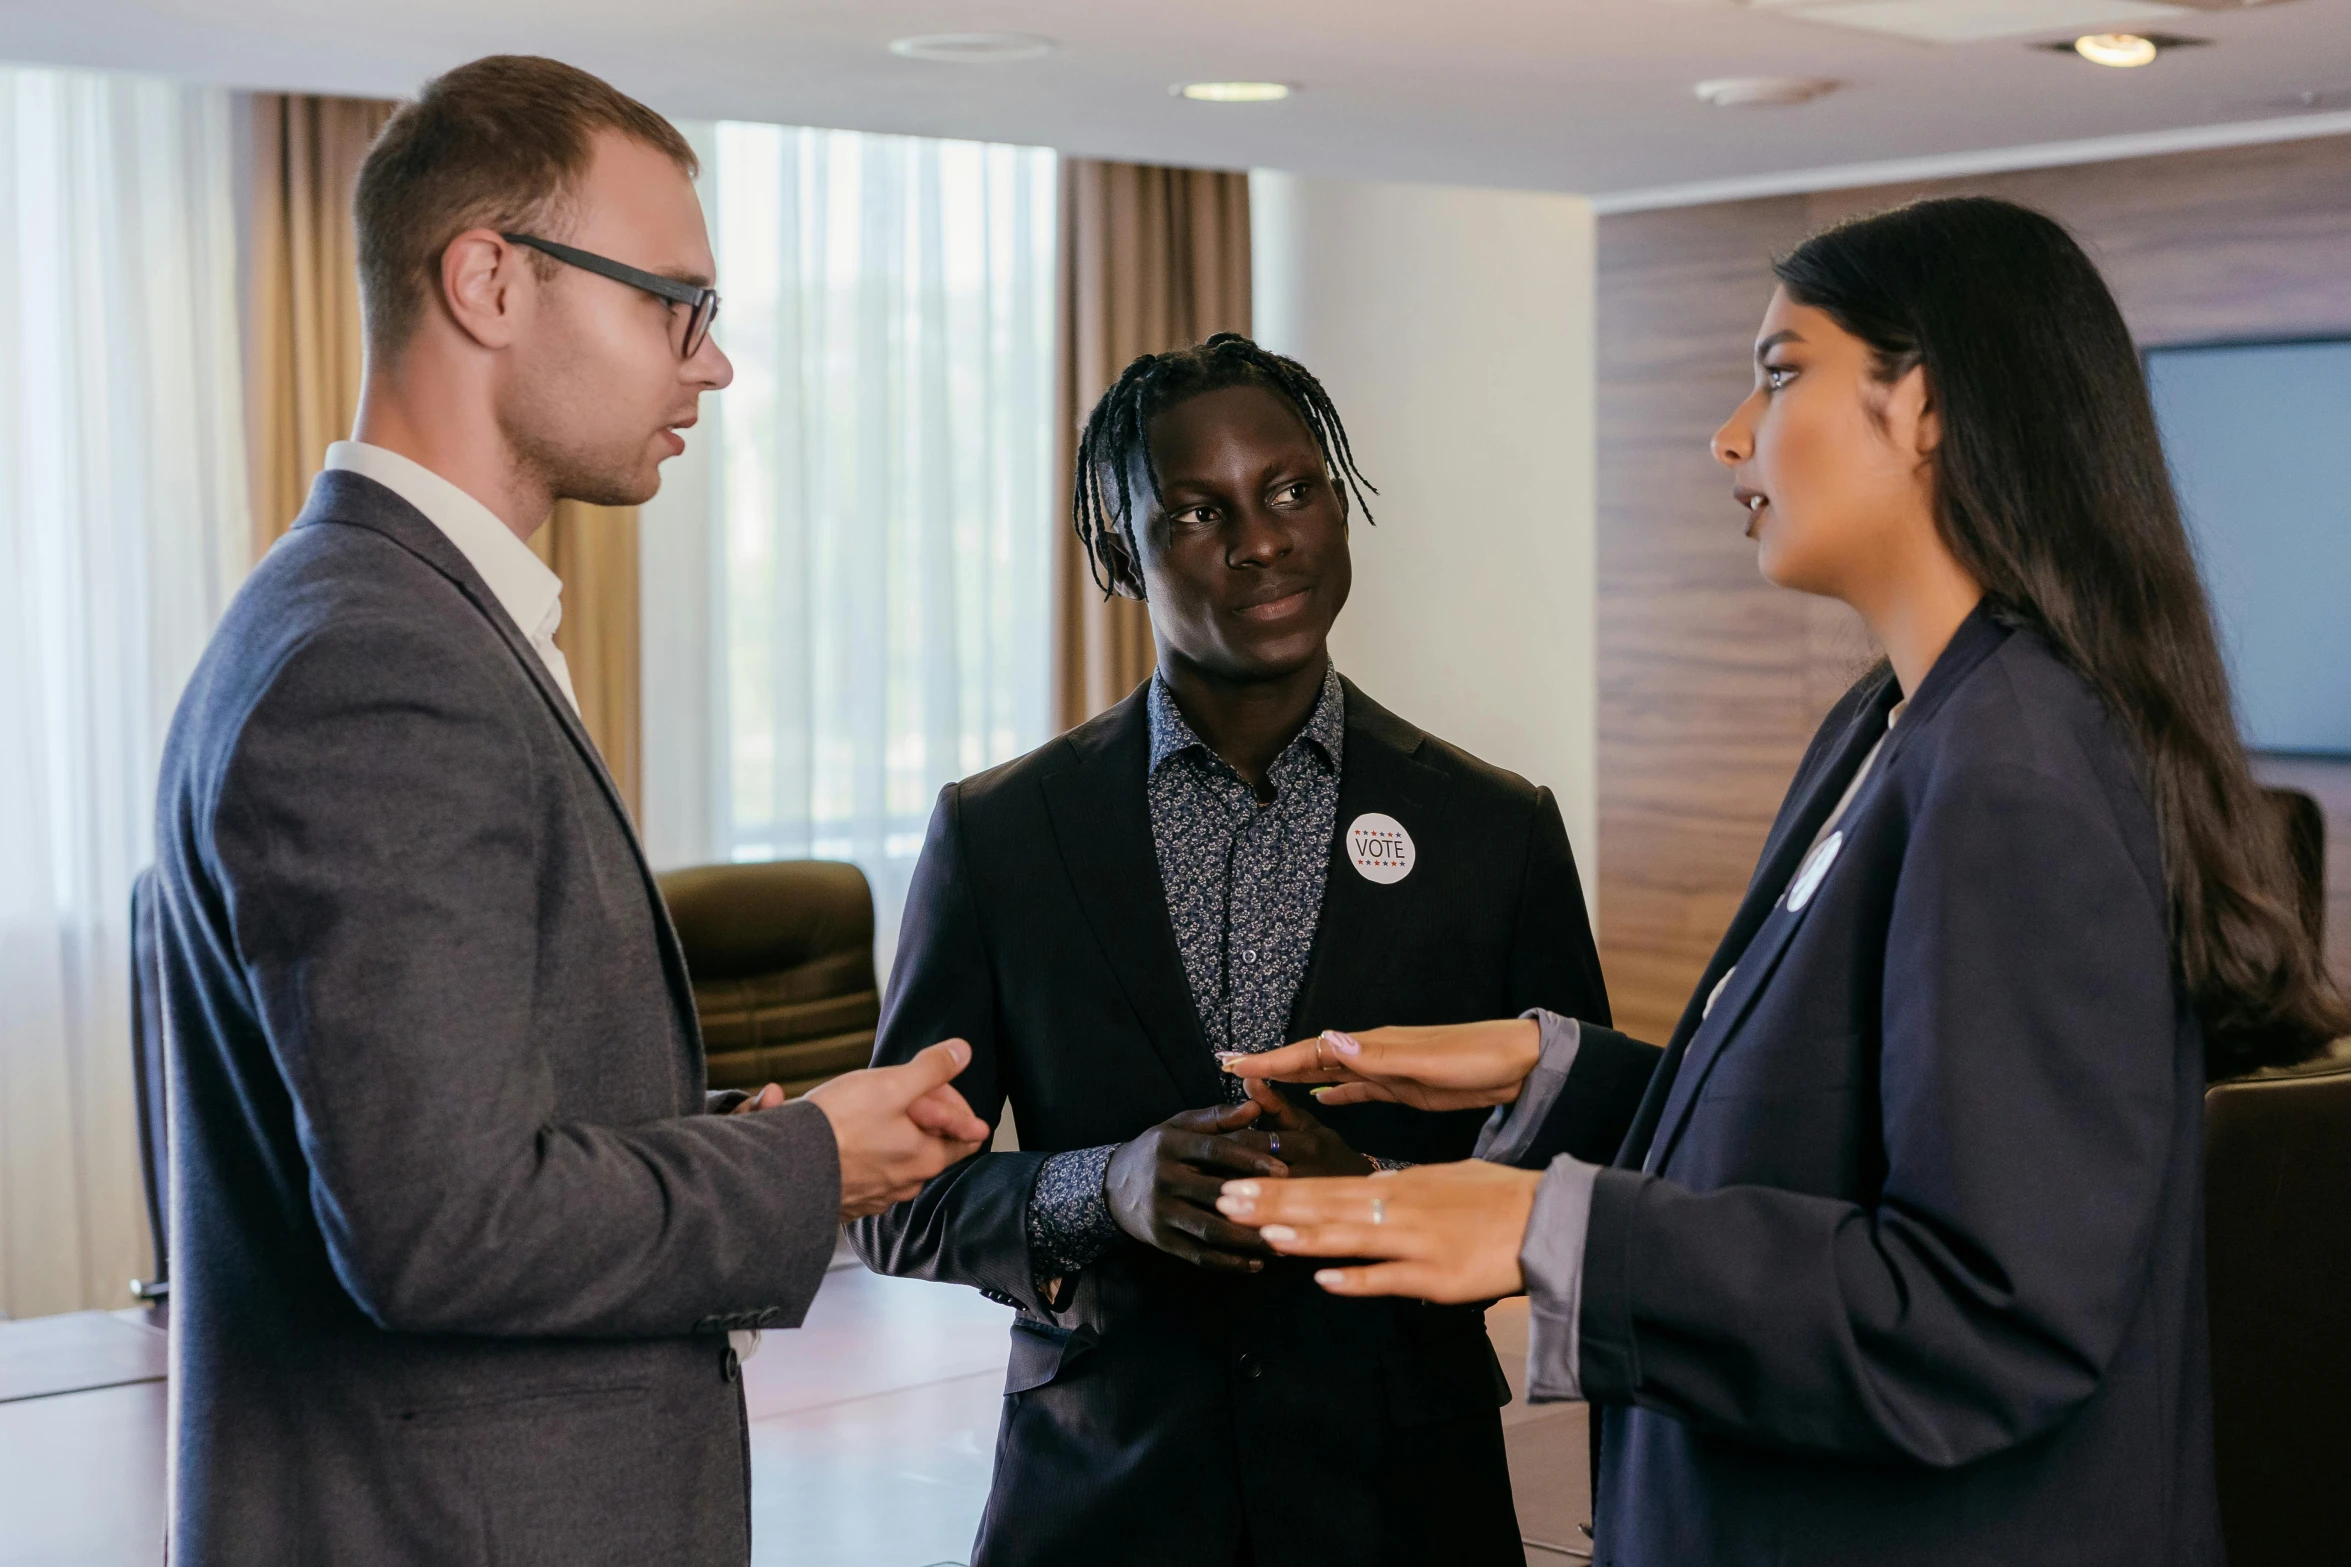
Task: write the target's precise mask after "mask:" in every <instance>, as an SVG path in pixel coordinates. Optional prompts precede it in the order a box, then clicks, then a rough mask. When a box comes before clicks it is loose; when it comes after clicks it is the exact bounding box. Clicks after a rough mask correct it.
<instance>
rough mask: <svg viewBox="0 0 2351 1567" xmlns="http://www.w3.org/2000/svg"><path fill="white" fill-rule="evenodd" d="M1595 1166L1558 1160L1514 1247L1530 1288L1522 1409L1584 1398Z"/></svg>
mask: <svg viewBox="0 0 2351 1567" xmlns="http://www.w3.org/2000/svg"><path fill="white" fill-rule="evenodd" d="M1599 1179H1600V1166H1598V1165H1596V1164H1586V1163H1584V1161H1583V1160H1581V1159H1578V1158H1576V1157H1574V1156H1573V1155H1571V1154H1561V1155H1560V1156H1559V1157H1558V1158H1556V1159H1554V1160H1552V1161H1551V1167H1550V1168H1549V1169H1548V1170H1545V1171H1544V1172H1543V1183H1542V1184H1541V1185H1540V1186H1538V1187H1536V1188H1535V1206H1534V1210H1533V1211H1532V1212H1531V1213H1529V1214H1528V1215H1527V1234H1526V1239H1525V1240H1524V1241H1522V1242H1521V1243H1520V1244H1519V1248H1518V1267H1519V1272H1520V1273H1521V1274H1523V1275H1524V1276H1525V1278H1526V1285H1527V1307H1528V1310H1527V1317H1528V1333H1527V1402H1528V1403H1530V1404H1553V1403H1559V1402H1561V1401H1563V1400H1570V1401H1571V1400H1575V1399H1579V1398H1582V1397H1583V1396H1584V1378H1583V1364H1582V1360H1581V1358H1580V1357H1581V1355H1582V1351H1583V1335H1582V1332H1581V1326H1580V1319H1581V1316H1582V1313H1583V1306H1584V1236H1585V1233H1586V1232H1587V1231H1589V1230H1590V1228H1591V1225H1592V1188H1593V1186H1594V1185H1595V1184H1596V1183H1597V1182H1598V1181H1599Z"/></svg>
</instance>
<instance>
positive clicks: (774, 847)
mask: <svg viewBox="0 0 2351 1567" xmlns="http://www.w3.org/2000/svg"><path fill="white" fill-rule="evenodd" d="M697 141H698V143H699V145H700V147H701V149H702V151H703V153H704V156H705V162H706V165H707V167H706V169H705V172H704V200H705V204H706V206H707V208H708V209H709V212H710V217H711V221H712V228H713V236H714V243H715V245H716V248H717V251H718V261H719V287H720V290H721V292H722V294H723V295H724V298H725V308H724V311H723V313H722V314H721V316H720V319H719V327H718V338H719V342H720V345H721V347H723V348H724V349H725V350H726V352H727V354H728V356H729V357H730V358H731V359H732V360H733V361H734V364H735V372H736V374H735V383H734V385H733V387H732V388H731V389H729V390H727V391H725V392H722V393H719V394H717V395H716V396H714V397H711V398H706V399H705V400H704V404H703V425H702V427H701V429H700V430H699V431H697V432H695V434H694V435H689V437H688V440H689V456H688V457H687V458H681V459H678V460H677V461H675V462H673V463H671V464H670V465H669V474H668V478H667V480H666V482H665V485H664V494H663V497H662V499H660V500H659V501H657V502H656V503H655V504H654V506H653V507H651V508H648V511H647V514H646V519H645V525H644V528H643V532H642V535H641V537H642V539H643V549H644V551H645V557H646V558H645V573H644V578H645V583H646V621H645V627H644V637H645V642H646V673H645V708H646V725H647V733H646V752H647V764H646V765H647V774H646V814H647V817H648V822H647V836H648V842H649V844H650V845H651V847H652V849H653V852H654V854H655V858H656V860H657V862H660V863H664V864H677V863H688V862H691V861H693V860H696V859H736V860H764V859H791V858H821V859H845V860H850V861H853V862H854V863H856V864H857V865H859V866H860V867H862V868H863V869H864V871H865V873H866V875H867V877H868V878H869V879H870V880H871V881H872V882H873V884H874V892H875V901H876V912H877V923H878V926H879V933H880V941H879V945H880V947H881V949H882V952H883V954H884V955H885V957H886V955H887V953H888V951H889V950H890V949H891V947H892V946H893V945H894V939H893V938H894V936H895V932H896V928H897V919H898V911H899V909H900V907H901V906H902V903H903V899H904V893H905V886H906V882H907V879H908V877H909V876H910V875H911V873H912V870H913V865H914V861H915V858H916V856H917V855H918V854H919V852H920V850H921V847H922V835H923V828H924V825H925V823H926V822H927V820H928V818H929V815H930V811H931V805H932V801H933V799H934V797H935V796H936V795H937V793H938V790H939V788H940V786H941V785H942V784H944V783H946V782H948V781H949V780H952V779H955V778H958V777H962V776H964V775H966V774H969V773H972V772H975V771H978V770H980V769H982V768H984V767H987V766H990V765H992V764H994V763H996V762H1000V761H1003V760H1005V759H1007V758H1009V757H1012V756H1015V755H1018V754H1019V753H1021V752H1022V751H1025V750H1028V749H1029V748H1031V747H1033V746H1035V745H1037V744H1039V743H1041V742H1042V741H1043V740H1044V739H1045V738H1046V736H1047V722H1048V711H1047V708H1048V682H1047V678H1046V659H1047V593H1046V586H1047V571H1048V564H1049V556H1050V537H1051V519H1052V516H1053V505H1052V496H1053V491H1054V475H1053V474H1052V472H1051V467H1052V462H1053V438H1052V407H1053V382H1052V373H1053V372H1052V365H1053V357H1052V355H1053V337H1052V334H1053V309H1052V305H1053V245H1054V223H1055V205H1054V177H1055V168H1054V160H1053V155H1052V154H1051V153H1050V152H1045V151H1039V150H1034V149H1028V148H1017V147H1005V146H991V145H983V144H979V143H973V142H947V141H932V140H926V139H919V138H910V137H896V136H869V135H863V134H858V133H853V132H843V131H820V130H801V129H793V128H789V127H782V126H773V125H746V124H731V123H730V124H722V125H719V126H717V127H715V128H714V129H713V130H710V131H707V132H705V133H703V134H701V135H699V136H698V137H697ZM697 435H698V436H699V437H700V440H699V442H697V441H696V438H695V437H696V436H697ZM697 445H698V446H699V448H700V452H699V455H698V457H697V455H696V454H695V451H694V448H695V447H696V446H697ZM695 461H699V462H700V463H701V464H703V467H702V468H700V469H699V470H695V469H693V468H690V467H688V466H687V465H688V464H690V463H692V462H695ZM697 680H699V681H700V683H701V684H702V685H704V686H705V687H706V688H707V689H708V691H709V696H708V698H707V705H702V704H701V700H700V699H698V698H697V697H696V696H695V695H694V689H693V688H694V685H695V683H696V682H697Z"/></svg>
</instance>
